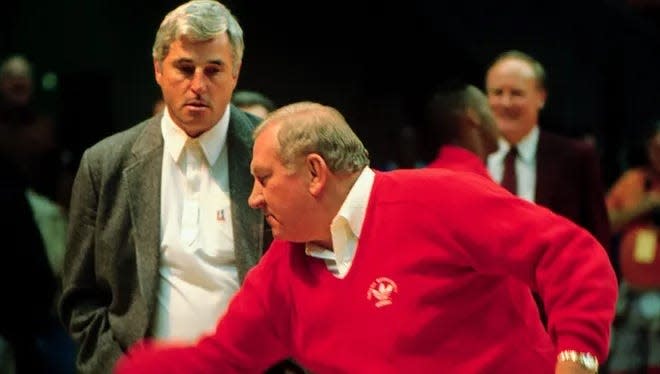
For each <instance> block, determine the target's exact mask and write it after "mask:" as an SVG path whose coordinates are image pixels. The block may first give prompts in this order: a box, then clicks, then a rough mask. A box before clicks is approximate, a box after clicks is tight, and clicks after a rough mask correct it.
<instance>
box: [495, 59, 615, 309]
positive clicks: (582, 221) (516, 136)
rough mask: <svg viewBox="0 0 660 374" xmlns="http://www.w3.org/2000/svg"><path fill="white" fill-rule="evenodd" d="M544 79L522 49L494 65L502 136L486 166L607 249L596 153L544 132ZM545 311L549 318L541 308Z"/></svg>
mask: <svg viewBox="0 0 660 374" xmlns="http://www.w3.org/2000/svg"><path fill="white" fill-rule="evenodd" d="M545 80H546V75H545V69H544V68H543V66H542V65H541V63H540V62H538V61H537V60H535V59H534V58H533V57H531V56H530V55H528V54H525V53H523V52H520V51H516V50H510V51H506V52H504V53H502V54H500V55H499V56H497V57H496V58H495V60H494V61H493V62H492V63H491V65H490V67H489V68H488V71H487V73H486V93H487V95H488V101H489V104H490V107H491V109H492V111H493V114H494V116H495V121H496V123H497V127H498V129H499V131H500V134H501V137H500V140H499V149H498V150H497V151H496V152H495V153H493V154H491V155H490V156H489V157H488V169H489V171H490V174H491V175H492V176H493V178H494V179H495V180H496V181H497V182H498V183H500V184H501V185H502V186H503V187H505V188H506V189H508V190H509V191H511V192H512V193H513V194H515V195H518V196H520V197H521V198H523V199H525V200H528V201H532V202H535V203H537V204H539V205H542V206H545V207H547V208H549V209H550V210H552V211H553V212H555V213H558V214H560V215H563V216H564V217H566V218H568V219H570V220H572V221H573V222H575V223H577V224H578V225H580V226H582V227H583V228H585V229H587V230H588V231H589V232H591V234H592V235H594V236H595V237H596V239H598V241H599V242H600V243H601V244H602V245H603V247H605V248H609V247H610V241H611V237H610V227H609V220H608V216H607V210H606V208H605V194H604V187H603V183H602V179H601V175H600V166H599V162H598V156H597V153H596V151H595V149H594V148H593V147H592V146H590V145H589V144H587V143H586V142H583V141H578V140H573V139H569V138H565V137H562V136H559V135H556V134H552V133H550V132H547V131H544V130H541V127H540V124H539V113H540V111H541V109H543V107H544V106H545V101H546V98H547V95H548V94H547V91H546V86H545ZM537 301H540V300H539V299H538V297H537ZM541 313H542V316H541V318H543V319H544V320H545V315H544V310H543V307H542V306H541Z"/></svg>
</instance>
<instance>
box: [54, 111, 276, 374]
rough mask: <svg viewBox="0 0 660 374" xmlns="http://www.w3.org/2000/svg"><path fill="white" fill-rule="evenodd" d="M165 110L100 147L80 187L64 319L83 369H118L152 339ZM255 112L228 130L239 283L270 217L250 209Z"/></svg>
mask: <svg viewBox="0 0 660 374" xmlns="http://www.w3.org/2000/svg"><path fill="white" fill-rule="evenodd" d="M160 119H161V116H157V117H154V118H151V119H149V120H147V121H144V122H142V123H140V124H138V125H136V126H135V127H132V128H130V129H128V130H126V131H123V132H120V133H118V134H115V135H113V136H110V137H108V138H106V139H104V140H102V141H101V142H99V143H98V144H96V145H94V146H92V147H91V148H89V149H88V150H86V151H85V153H84V154H83V156H82V159H81V163H80V167H79V169H78V173H77V175H76V180H75V182H74V186H73V193H72V203H71V210H70V217H69V235H68V242H67V253H66V257H65V264H64V269H65V272H64V277H63V294H62V298H61V300H60V306H59V310H60V315H61V318H62V320H63V322H64V324H65V325H66V326H67V327H68V329H69V331H70V333H71V335H72V336H73V338H74V339H75V340H76V341H77V342H78V343H79V344H80V352H79V355H78V361H77V366H78V370H79V371H80V372H89V373H95V374H96V373H107V372H111V371H112V368H113V365H114V364H115V362H116V360H117V359H118V358H119V356H120V355H121V354H122V353H123V352H124V351H125V350H126V349H127V348H128V347H129V346H130V345H131V344H133V343H134V342H136V341H137V340H138V339H140V338H143V337H145V336H149V335H150V329H151V327H152V326H151V323H152V321H153V316H154V311H155V309H156V308H155V305H154V304H155V302H156V294H157V288H158V282H159V279H158V267H159V259H160V185H161V169H162V159H163V138H162V135H161V130H160ZM256 122H257V118H256V117H253V116H249V115H246V114H245V113H243V112H241V111H240V110H238V109H237V108H235V107H234V106H232V107H231V117H230V122H229V129H228V132H227V147H228V157H229V183H230V196H231V214H232V220H233V231H234V248H235V255H236V264H237V266H238V273H239V277H240V279H241V281H242V280H243V277H244V276H245V273H246V272H247V270H248V269H249V268H250V267H251V266H253V265H255V264H256V262H257V261H258V259H259V258H260V256H261V254H262V253H263V248H264V247H265V245H266V244H268V243H265V241H264V229H265V228H264V219H263V216H262V214H261V212H259V211H257V210H253V209H250V208H249V206H248V205H247V199H248V196H249V194H250V191H251V188H252V177H251V175H250V173H249V164H250V160H251V157H252V130H253V128H254V126H255V124H256Z"/></svg>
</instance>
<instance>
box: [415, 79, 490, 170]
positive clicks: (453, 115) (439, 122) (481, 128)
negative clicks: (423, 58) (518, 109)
mask: <svg viewBox="0 0 660 374" xmlns="http://www.w3.org/2000/svg"><path fill="white" fill-rule="evenodd" d="M427 112H428V122H429V125H430V126H431V133H432V134H433V135H434V136H433V140H434V141H435V142H436V144H437V149H438V151H437V155H436V158H435V159H434V160H433V161H431V162H430V163H429V164H428V167H431V168H447V169H453V170H457V171H470V172H475V173H477V174H480V175H482V176H484V177H487V178H489V179H491V177H490V174H489V173H488V169H486V160H487V159H488V155H489V154H491V153H493V152H495V151H497V149H498V143H497V140H498V136H499V132H498V130H497V126H496V125H495V119H494V118H493V114H492V113H491V110H490V107H489V106H488V99H487V98H486V95H484V93H483V92H481V90H480V89H478V88H477V87H475V86H473V85H468V84H460V83H453V84H449V85H447V86H444V87H441V88H440V89H438V90H437V91H436V92H435V94H434V95H433V97H432V98H431V100H430V101H429V104H428V108H427Z"/></svg>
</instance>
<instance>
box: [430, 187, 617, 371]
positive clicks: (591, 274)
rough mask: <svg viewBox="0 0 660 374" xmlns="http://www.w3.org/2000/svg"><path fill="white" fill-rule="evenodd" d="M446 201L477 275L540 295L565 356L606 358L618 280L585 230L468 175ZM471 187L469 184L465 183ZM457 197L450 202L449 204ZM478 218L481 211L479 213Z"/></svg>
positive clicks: (447, 220)
mask: <svg viewBox="0 0 660 374" xmlns="http://www.w3.org/2000/svg"><path fill="white" fill-rule="evenodd" d="M461 180H462V182H457V178H456V177H454V178H452V180H449V181H447V183H446V184H445V185H444V187H443V189H444V188H447V189H448V190H447V191H444V192H443V193H441V194H439V196H445V197H440V199H442V201H441V202H439V203H440V204H441V205H442V206H443V208H444V209H443V212H442V213H441V214H442V217H440V220H441V221H442V224H444V225H446V226H447V227H448V228H449V230H450V232H452V236H453V240H454V241H455V242H456V248H457V250H459V251H463V256H464V258H465V260H466V262H467V263H468V264H469V265H470V266H472V267H473V268H474V269H475V270H476V271H478V272H483V273H485V274H493V275H498V276H504V277H514V278H516V279H518V280H519V281H522V282H524V283H525V284H527V285H528V286H529V287H530V288H531V289H533V290H535V291H537V292H538V293H539V295H540V296H541V298H542V300H543V304H544V305H545V307H546V312H547V315H548V332H549V334H550V336H551V338H552V339H553V341H554V343H555V345H556V348H557V350H558V351H561V350H565V349H572V350H577V351H583V352H591V353H593V354H595V355H596V356H597V357H598V358H599V359H600V360H601V361H602V360H604V359H605V358H606V356H607V352H608V346H609V334H610V326H611V323H612V321H613V318H614V312H615V304H616V298H617V280H616V276H615V274H614V271H613V269H612V266H611V264H610V261H609V259H608V256H607V253H606V251H605V250H604V248H603V247H602V246H601V245H600V244H599V242H598V241H597V240H596V239H595V238H594V237H593V236H592V235H590V234H589V233H588V232H587V231H586V230H584V229H582V228H580V227H579V226H577V225H575V224H573V223H572V222H571V221H569V220H568V219H566V218H563V217H561V216H559V215H556V214H554V213H552V212H551V211H550V210H548V209H546V208H543V207H540V206H538V205H535V204H532V203H529V202H527V201H524V200H522V199H519V198H517V197H515V196H513V195H511V194H509V193H508V192H506V191H505V190H503V189H502V188H500V187H499V186H497V185H495V184H493V183H489V184H486V183H484V182H483V180H477V179H476V178H470V177H469V176H465V177H464V178H463V177H462V178H461ZM463 182H465V183H463ZM449 196H450V197H451V198H448V197H449ZM475 212H477V213H476V214H475Z"/></svg>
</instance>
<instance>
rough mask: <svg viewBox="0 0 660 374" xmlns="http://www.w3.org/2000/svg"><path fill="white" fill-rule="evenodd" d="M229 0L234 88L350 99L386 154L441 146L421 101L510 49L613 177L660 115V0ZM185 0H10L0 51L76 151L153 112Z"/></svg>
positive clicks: (552, 118) (380, 153) (557, 115)
mask: <svg viewBox="0 0 660 374" xmlns="http://www.w3.org/2000/svg"><path fill="white" fill-rule="evenodd" d="M386 3H387V2H366V1H358V0H353V1H344V0H337V1H306V2H302V1H300V2H299V1H257V0H248V1H238V0H235V1H226V2H225V4H226V5H227V6H228V7H229V8H230V9H232V11H233V12H234V14H235V15H236V16H237V18H238V19H239V22H240V23H241V25H242V27H243V29H244V32H245V43H246V51H245V56H244V61H243V68H242V72H241V76H240V79H239V85H238V88H239V89H253V90H258V91H261V92H263V93H265V94H266V95H268V96H270V97H271V98H272V99H273V100H274V101H275V102H276V104H277V105H284V104H288V103H291V102H294V101H299V100H313V101H319V102H322V103H325V104H329V105H332V106H334V107H336V108H338V109H339V110H340V111H342V112H343V113H344V114H345V116H346V117H347V119H348V121H349V123H350V124H351V125H352V126H353V127H354V128H355V130H356V132H357V133H358V135H360V136H361V137H362V139H363V140H364V141H365V144H366V146H367V148H368V149H369V150H370V152H371V154H372V159H373V161H374V164H376V165H378V164H380V163H382V162H383V161H384V160H385V159H387V158H389V157H392V154H393V152H394V148H395V144H396V143H397V132H398V130H399V129H400V128H401V127H402V126H403V125H411V126H413V127H415V128H417V129H418V130H419V131H420V133H421V135H422V141H421V142H420V151H421V153H422V156H423V157H424V158H425V159H428V158H430V157H432V156H433V152H434V149H433V145H432V140H431V139H429V137H428V136H425V135H426V134H425V131H426V128H425V121H424V117H423V110H424V104H425V101H426V100H427V98H428V95H429V94H430V93H431V92H432V90H433V89H434V88H435V87H436V86H437V85H438V84H441V83H442V82H444V81H446V80H449V79H454V78H459V79H463V80H466V81H468V82H470V83H473V84H475V85H477V86H479V87H481V88H483V77H484V74H485V71H486V67H487V65H488V63H489V62H490V61H491V60H492V58H493V57H495V55H497V54H498V53H500V52H502V51H504V50H507V49H520V50H522V51H525V52H527V53H529V54H531V55H532V56H534V57H536V58H537V59H539V60H540V61H541V62H542V63H543V64H544V66H545V68H546V71H547V74H548V81H549V82H548V87H549V99H548V101H547V104H546V107H545V109H544V111H543V112H542V118H541V121H540V122H541V126H542V127H544V128H547V129H549V130H552V131H555V132H558V133H563V134H566V135H570V136H576V137H577V136H582V135H584V134H587V133H590V134H592V135H594V136H595V137H596V140H597V145H598V147H599V150H600V152H601V156H602V160H601V161H602V165H603V182H604V183H605V184H607V185H609V184H610V183H611V182H612V181H613V180H614V178H616V177H617V176H618V175H619V174H620V172H621V171H622V169H623V168H625V167H627V166H628V165H630V163H631V162H635V161H636V160H638V158H639V153H638V149H639V148H638V147H637V142H638V140H639V139H640V138H641V136H642V132H643V131H644V130H645V129H646V128H647V127H649V126H650V125H652V124H653V123H654V122H655V121H657V120H660V100H658V99H659V98H660V95H659V94H658V90H659V84H660V71H659V68H660V28H659V25H660V1H659V0H645V1H644V0H628V1H624V0H616V1H614V0H611V1H605V0H579V1H576V0H570V1H569V0H556V1H519V0H517V1H513V0H501V1H499V0H498V1H446V2H445V1H417V0H409V1H406V2H393V4H395V5H386ZM178 4H180V2H179V1H157V0H144V1H135V0H130V1H129V0H116V1H93V0H64V1H45V0H36V1H31V2H28V1H18V2H6V3H5V4H4V5H3V7H4V8H5V9H4V10H3V12H2V13H3V14H2V16H0V17H1V19H0V57H5V56H6V55H9V54H11V53H22V54H24V55H25V56H26V57H28V59H30V60H31V61H32V62H33V63H34V65H35V66H34V67H35V70H36V73H37V74H36V76H37V83H38V84H40V82H39V79H40V77H41V75H42V74H44V73H47V72H53V73H55V74H56V75H57V77H58V85H57V87H56V89H55V90H52V91H44V90H40V92H37V94H38V95H39V98H40V105H41V107H42V108H44V109H45V110H52V111H53V112H54V113H56V116H57V120H58V124H59V126H60V130H61V139H62V141H63V142H64V143H65V144H66V145H67V146H68V147H69V148H71V149H72V150H73V151H74V153H75V154H80V152H81V151H82V150H83V149H84V148H85V147H87V146H89V145H91V144H92V143H94V142H96V141H98V140H100V139H101V138H102V137H103V136H105V135H108V134H110V133H112V132H115V131H117V130H121V129H125V128H127V127H129V126H131V125H133V124H135V123H137V122H138V121H140V120H142V119H144V118H146V117H148V116H149V115H150V113H151V108H152V104H153V102H154V101H155V100H156V99H157V98H158V96H159V90H158V86H157V85H156V83H155V81H154V78H153V68H152V62H151V46H152V43H153V39H154V36H155V32H156V29H157V28H158V25H159V23H160V21H161V20H162V18H163V16H164V15H165V14H166V13H167V11H169V10H171V9H173V8H174V7H175V6H177V5H178Z"/></svg>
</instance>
